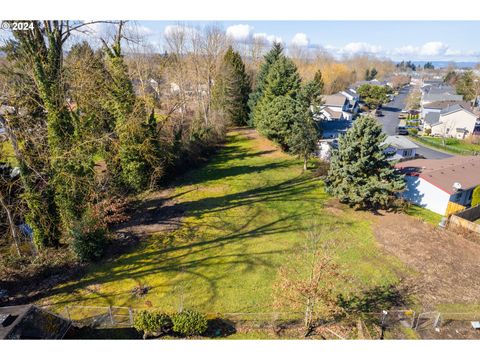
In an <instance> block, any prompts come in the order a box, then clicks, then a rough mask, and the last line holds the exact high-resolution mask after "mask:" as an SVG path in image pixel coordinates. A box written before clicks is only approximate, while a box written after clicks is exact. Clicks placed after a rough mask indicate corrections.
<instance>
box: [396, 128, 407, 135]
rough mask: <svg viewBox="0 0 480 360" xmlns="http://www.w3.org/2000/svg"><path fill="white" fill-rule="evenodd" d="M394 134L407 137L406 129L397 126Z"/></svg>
mask: <svg viewBox="0 0 480 360" xmlns="http://www.w3.org/2000/svg"><path fill="white" fill-rule="evenodd" d="M395 133H396V134H397V135H408V129H407V128H406V127H405V126H397V129H396V131H395Z"/></svg>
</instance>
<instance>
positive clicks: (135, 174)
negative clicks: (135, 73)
mask: <svg viewBox="0 0 480 360" xmlns="http://www.w3.org/2000/svg"><path fill="white" fill-rule="evenodd" d="M122 25H123V23H122V22H121V23H120V25H119V28H118V32H117V36H116V38H115V40H114V43H113V44H112V45H111V46H108V45H107V44H106V43H104V52H105V54H106V67H107V71H108V73H109V75H110V77H111V81H109V84H110V92H109V94H108V101H107V104H108V105H109V106H110V108H111V112H112V114H113V119H114V121H113V122H112V124H111V125H110V126H111V128H112V130H114V132H115V134H116V136H117V137H118V144H113V146H112V147H111V148H110V150H112V151H110V156H109V157H108V158H107V166H108V167H109V170H110V172H111V173H112V175H113V178H114V179H115V180H117V182H119V183H120V185H121V186H122V187H125V188H126V189H128V190H131V191H136V192H138V191H141V190H144V189H146V188H147V186H148V185H149V184H150V177H149V174H151V173H152V166H154V164H155V163H156V162H157V161H158V160H159V157H160V154H156V153H155V152H153V153H152V151H154V148H152V147H151V146H148V145H149V144H152V142H151V141H149V136H150V135H151V134H152V133H155V130H154V129H152V130H149V129H148V127H149V126H151V127H156V123H155V122H152V121H150V120H151V117H149V114H147V112H146V109H145V104H144V103H142V102H141V101H137V99H136V97H135V92H134V89H133V84H132V81H131V80H130V77H129V74H128V68H127V65H126V64H125V61H124V58H123V55H122V51H121V45H120V43H121V39H122ZM113 150H115V151H113Z"/></svg>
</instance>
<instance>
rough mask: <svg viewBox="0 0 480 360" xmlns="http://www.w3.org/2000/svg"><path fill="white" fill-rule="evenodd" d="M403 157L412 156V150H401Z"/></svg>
mask: <svg viewBox="0 0 480 360" xmlns="http://www.w3.org/2000/svg"><path fill="white" fill-rule="evenodd" d="M403 156H405V157H409V156H412V149H407V150H403Z"/></svg>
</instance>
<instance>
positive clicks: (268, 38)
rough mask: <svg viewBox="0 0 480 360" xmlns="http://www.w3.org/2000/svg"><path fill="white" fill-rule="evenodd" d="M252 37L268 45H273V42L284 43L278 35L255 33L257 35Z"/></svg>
mask: <svg viewBox="0 0 480 360" xmlns="http://www.w3.org/2000/svg"><path fill="white" fill-rule="evenodd" d="M252 37H253V39H255V40H259V41H262V40H263V41H264V42H266V43H273V42H277V43H281V42H282V38H281V37H279V36H276V35H269V34H267V33H255V34H253V35H252Z"/></svg>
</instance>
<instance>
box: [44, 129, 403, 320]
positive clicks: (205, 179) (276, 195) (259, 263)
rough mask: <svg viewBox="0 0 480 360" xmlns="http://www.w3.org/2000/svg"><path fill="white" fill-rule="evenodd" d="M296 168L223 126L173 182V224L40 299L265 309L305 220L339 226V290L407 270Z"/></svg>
mask: <svg viewBox="0 0 480 360" xmlns="http://www.w3.org/2000/svg"><path fill="white" fill-rule="evenodd" d="M301 168H302V166H301V162H300V161H298V160H297V159H295V158H293V157H291V156H288V155H286V154H284V153H281V152H280V151H278V150H277V149H276V148H275V147H274V146H273V145H272V143H270V142H269V141H267V140H265V139H263V138H261V137H260V136H258V134H257V133H256V132H255V131H254V130H250V129H240V130H236V131H232V132H230V133H229V134H228V138H227V142H226V144H225V146H224V147H223V148H222V149H221V150H220V151H219V152H218V153H217V154H216V155H214V157H213V158H212V159H211V160H210V161H209V162H208V163H207V164H206V165H204V166H203V167H201V168H198V169H196V170H193V171H191V172H189V173H187V174H186V175H185V176H184V177H182V178H181V179H179V180H178V181H177V182H176V183H175V184H172V187H173V188H174V190H173V191H174V194H173V196H174V197H175V201H176V202H177V204H176V206H181V208H182V209H184V210H185V213H184V218H183V222H182V226H181V227H180V228H179V229H177V230H175V231H173V232H169V233H158V234H155V235H153V236H150V237H149V238H147V239H146V240H144V241H143V242H142V243H141V244H140V245H139V246H138V247H137V248H136V249H135V250H133V251H132V252H131V253H128V254H125V255H122V256H120V257H119V258H117V259H115V260H112V261H109V262H106V263H100V264H96V265H92V266H91V267H90V269H89V271H88V273H87V275H86V276H84V277H83V278H82V279H80V280H78V281H73V282H70V283H66V284H63V285H61V286H58V287H57V288H55V289H54V291H53V292H54V293H55V295H52V296H50V297H48V298H45V299H42V300H41V303H43V304H45V305H47V304H48V305H52V306H53V307H54V308H58V309H61V308H62V307H64V306H65V305H85V306H106V305H112V306H131V307H134V308H144V307H155V308H161V309H163V310H165V311H173V310H176V309H178V307H179V305H180V304H183V306H184V307H187V308H195V309H198V310H201V311H204V312H207V313H214V312H219V313H231V312H270V311H272V302H273V299H272V289H273V285H274V283H275V280H276V278H277V274H278V268H279V266H281V265H282V264H284V263H285V262H287V261H288V260H289V259H290V258H291V254H292V253H295V252H298V251H299V247H300V245H301V244H302V241H303V239H304V231H305V230H306V229H307V228H309V227H310V226H312V224H316V225H317V226H320V227H323V228H324V229H331V227H334V228H336V229H337V230H336V231H335V233H334V235H332V236H335V237H337V238H338V239H339V240H340V242H341V243H342V247H341V250H340V251H339V254H338V257H339V259H338V261H339V262H341V263H342V264H343V265H344V268H345V270H346V271H347V272H348V273H350V274H351V275H352V277H353V278H354V279H355V281H354V282H353V283H352V284H348V285H346V284H345V283H344V282H343V281H339V287H341V288H342V289H344V288H346V287H349V288H350V289H351V290H355V289H360V288H362V287H370V286H376V285H380V284H386V283H389V282H393V281H395V280H396V278H397V276H399V274H401V273H404V272H405V271H408V270H407V269H406V268H405V267H404V265H402V264H401V263H400V262H399V260H397V259H396V258H394V257H392V256H388V255H385V254H383V253H382V252H381V250H380V249H379V248H378V246H377V243H376V241H375V238H374V236H373V232H372V217H371V216H366V214H363V213H361V212H355V211H353V210H351V209H349V208H346V207H344V206H340V205H338V204H336V203H335V202H334V201H332V199H330V197H329V196H328V195H327V194H326V193H325V191H324V186H323V184H322V182H321V181H320V180H319V179H316V178H314V176H313V174H312V173H310V172H309V173H306V174H302V172H301ZM332 204H336V205H335V206H332ZM138 285H141V286H145V287H148V293H147V294H145V295H144V296H143V297H138V296H136V295H134V294H132V289H133V288H134V287H136V286H138Z"/></svg>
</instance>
